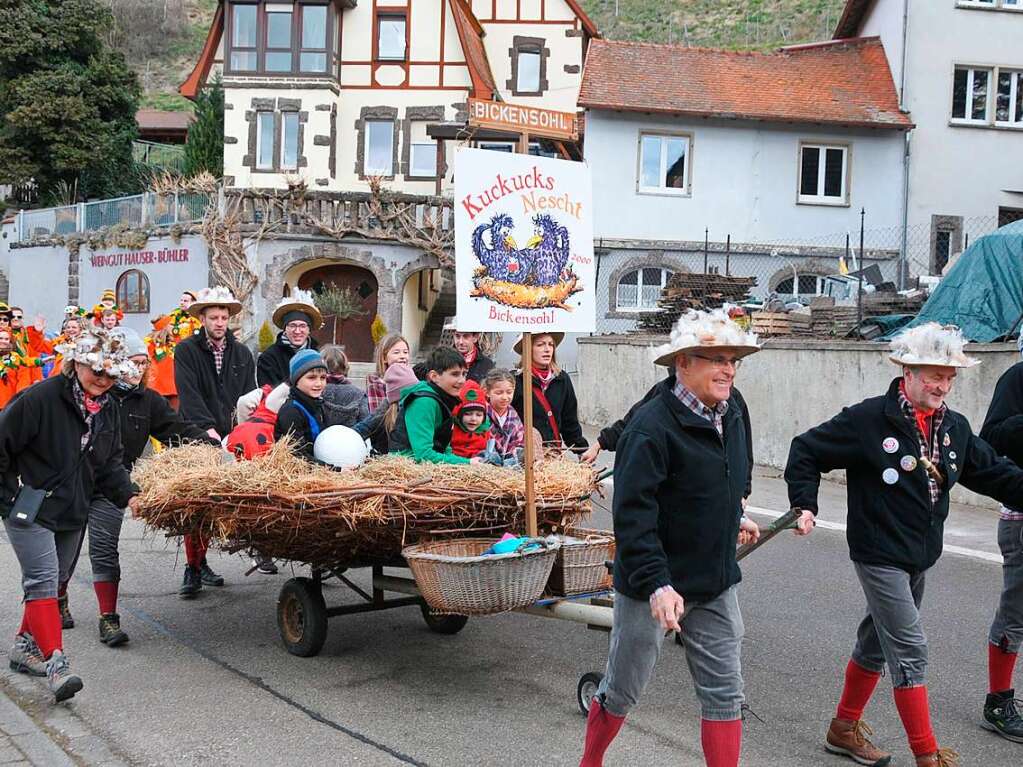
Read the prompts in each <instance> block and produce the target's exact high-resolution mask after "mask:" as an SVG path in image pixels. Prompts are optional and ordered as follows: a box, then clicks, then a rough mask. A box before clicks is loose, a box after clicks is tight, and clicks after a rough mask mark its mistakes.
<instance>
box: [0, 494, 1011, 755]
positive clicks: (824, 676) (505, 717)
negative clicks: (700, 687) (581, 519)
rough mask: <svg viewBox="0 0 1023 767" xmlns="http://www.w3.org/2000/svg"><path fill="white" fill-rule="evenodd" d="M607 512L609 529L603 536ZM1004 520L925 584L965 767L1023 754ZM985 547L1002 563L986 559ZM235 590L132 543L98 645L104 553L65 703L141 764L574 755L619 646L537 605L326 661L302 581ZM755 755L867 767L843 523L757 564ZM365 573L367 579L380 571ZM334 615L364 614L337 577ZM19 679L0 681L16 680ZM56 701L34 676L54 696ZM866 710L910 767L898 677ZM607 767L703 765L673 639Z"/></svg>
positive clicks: (344, 649)
mask: <svg viewBox="0 0 1023 767" xmlns="http://www.w3.org/2000/svg"><path fill="white" fill-rule="evenodd" d="M823 497H824V498H825V506H826V509H825V513H824V515H823V517H824V519H826V520H827V521H828V522H829V526H830V527H832V528H835V527H837V526H840V525H841V522H842V518H843V513H842V507H843V503H842V501H843V498H844V488H841V487H839V486H826V488H825V492H824V495H823ZM783 500H784V497H783V489H782V486H781V484H780V483H779V481H778V480H777V479H773V478H771V477H769V476H760V477H758V478H757V481H756V488H755V492H754V496H753V499H752V503H753V505H754V506H757V507H765V508H772V509H777V510H780V509H781V508H782V507H783ZM607 520H608V518H607V516H606V513H605V512H603V511H600V510H598V511H597V512H596V514H595V519H594V523H595V524H596V525H602V524H607ZM995 523H996V519H995V516H994V515H992V514H991V513H989V512H969V511H966V510H957V511H956V512H955V515H954V519H953V525H952V529H951V530H950V536H949V538H950V539H951V540H955V541H957V542H959V543H961V544H962V545H963V546H964V548H969V547H970V546H976V548H977V550H978V553H977V554H976V555H968V556H967V555H946V556H945V557H944V558H943V559H942V560H941V561H940V562H939V564H938V565H937V566H936V567H935V568H934V571H933V573H932V574H931V576H930V579H929V582H928V586H927V596H926V600H925V625H926V628H927V631H928V634H929V637H930V640H931V659H932V672H931V675H932V684H931V699H932V703H933V716H934V721H935V725H936V732H937V733H938V736H939V740H940V742H941V743H942V745H946V746H951V747H954V748H956V749H957V750H958V751H959V752H960V753H961V754H962V757H963V761H962V763H963V765H999V766H1000V765H1018V764H1020V763H1021V761H1023V746H1021V745H1014V744H1011V743H1008V742H1006V741H1002V740H1000V739H998V738H996V737H995V736H993V735H991V734H990V733H987V732H985V731H982V730H981V729H980V728H979V726H978V721H979V717H980V713H981V707H982V704H983V698H984V693H985V692H986V681H985V680H986V667H985V661H986V650H985V641H986V639H985V637H986V632H987V626H988V624H989V621H990V618H991V614H992V611H993V607H994V605H995V602H996V599H997V595H998V584H999V578H1000V570H999V566H998V565H997V563H995V562H992V561H990V554H991V552H994V551H995V548H994V527H995ZM985 553H987V556H988V558H987V559H985V558H984V555H985ZM212 561H213V563H214V566H215V567H216V568H217V569H219V570H220V571H222V572H223V573H224V575H225V576H226V577H227V579H228V586H227V587H226V588H223V589H215V590H214V589H208V590H207V591H205V592H204V593H203V594H202V595H201V597H200V598H199V599H197V600H195V601H193V602H186V601H182V600H180V599H179V598H178V597H177V588H178V585H179V583H180V578H181V568H182V566H183V556H179V554H178V549H177V548H176V546H175V544H174V543H173V542H168V541H166V540H165V539H164V538H162V537H157V536H153V535H148V536H143V530H142V528H141V526H140V525H138V524H137V523H134V522H132V523H129V524H128V525H126V527H125V531H124V533H123V535H122V567H123V570H124V574H123V584H124V585H123V590H122V597H121V612H122V624H123V626H124V628H125V629H126V630H127V631H128V632H129V633H130V635H131V638H132V641H131V643H130V644H129V645H128V646H126V647H124V648H118V649H108V648H106V647H104V646H103V645H101V644H100V643H99V641H98V638H97V632H96V625H95V618H96V616H95V600H94V598H93V596H92V590H91V586H90V583H89V578H88V567H87V562H86V561H85V559H84V555H83V567H82V568H81V570H80V572H79V574H78V576H77V578H76V580H75V581H74V583H73V584H72V588H71V603H72V610H73V612H74V615H75V617H76V619H77V620H78V627H77V628H75V629H74V630H72V631H69V632H67V633H66V634H65V642H66V646H67V649H68V653H69V656H70V658H71V659H72V662H73V664H74V668H75V669H76V671H78V672H79V673H81V675H82V676H83V678H84V680H85V685H86V686H85V690H84V691H83V692H82V693H80V694H79V695H78V696H77V697H76V698H75V699H74V701H72V702H71V703H70V704H69V707H70V709H71V711H72V712H73V713H74V715H75V716H76V717H77V719H78V720H80V721H81V722H82V724H83V725H84V726H85V727H87V728H89V729H90V730H91V731H92V732H94V733H95V734H96V735H97V736H99V737H100V738H102V739H103V740H104V741H105V742H106V744H107V745H109V747H110V749H111V751H113V752H114V753H116V754H117V755H118V756H120V757H121V758H122V759H124V760H125V761H126V762H128V763H132V764H139V765H172V764H173V765H240V764H258V765H268V766H269V765H401V764H420V765H466V766H470V765H471V766H473V767H475V766H476V765H498V764H500V765H575V764H577V763H578V759H579V755H580V752H581V744H582V739H583V732H584V724H585V723H584V719H583V717H582V715H581V714H580V712H579V711H578V709H577V707H576V702H575V689H576V684H577V681H578V679H579V677H580V675H581V674H583V673H585V672H587V671H593V670H601V669H602V667H603V664H604V662H605V659H606V650H607V638H606V635H605V634H602V633H598V632H594V631H588V630H586V629H585V628H584V627H583V626H581V625H578V624H571V623H566V622H561V621H552V620H545V619H542V618H535V617H530V616H524V615H518V614H513V615H504V616H498V617H490V618H476V619H472V620H470V621H469V624H468V626H467V627H466V628H465V629H464V630H463V631H462V632H461V633H460V634H458V635H456V636H450V637H449V636H439V635H435V634H433V633H431V632H430V631H428V630H427V628H426V626H425V624H424V623H423V620H422V618H421V616H420V614H419V611H418V610H417V609H416V608H402V609H397V610H391V611H387V612H378V613H367V614H362V615H355V616H348V617H343V618H337V619H335V620H333V621H332V622H331V629H330V634H329V637H328V640H327V644H326V646H325V648H324V650H323V652H322V654H321V655H319V656H318V657H315V658H297V657H293V656H290V655H288V654H287V653H286V652H285V651H284V650H283V648H282V646H281V644H280V641H279V638H278V632H277V626H276V620H275V601H276V596H277V592H278V590H279V588H280V586H281V585H282V584H283V583H284V582H285V580H286V579H287V577H289V576H288V575H287V574H285V573H284V572H283V570H282V574H281V575H278V576H276V577H268V576H258V575H253V576H250V577H248V578H245V577H243V573H244V570H245V569H246V567H247V562H246V561H243V560H242V559H240V558H239V557H229V556H219V555H217V554H215V553H214V554H213V555H212ZM0 572H3V573H4V577H3V579H2V584H3V587H2V590H0V623H2V624H3V625H7V626H9V627H10V629H11V632H13V631H14V629H15V628H16V626H17V621H18V616H19V615H20V612H19V611H20V607H19V601H20V590H19V586H18V576H17V573H18V569H17V563H16V561H15V559H14V556H13V553H12V551H11V549H10V547H9V546H8V545H7V544H6V541H3V542H2V545H0ZM744 574H745V579H744V582H743V585H742V587H741V600H742V606H743V613H744V617H745V622H746V631H747V634H746V641H745V645H744V658H743V661H744V670H745V678H746V684H747V696H748V701H749V704H750V706H751V707H752V710H753V711H754V712H755V713H756V714H757V715H758V717H759V718H760V720H762V721H760V720H758V719H755V718H750V719H749V721H748V722H747V725H746V729H745V732H746V735H745V747H744V755H743V764H744V765H751V766H752V765H764V766H765V767H766V766H768V765H770V766H772V767H776V766H777V765H785V766H790V765H791V766H792V767H801V766H803V765H830V764H834V765H836V766H838V765H843V764H851V762H847V761H845V760H842V759H839V758H837V757H831V756H828V755H826V754H824V753H823V751H822V748H821V745H820V744H821V738H822V735H823V732H824V730H825V728H826V726H827V723H828V720H829V719H830V717H831V716H832V711H833V709H834V706H835V703H836V701H837V696H838V694H839V686H840V684H841V678H842V672H843V669H844V666H845V662H846V659H847V657H848V652H849V650H850V649H851V646H852V640H853V635H854V630H855V626H856V624H857V622H858V620H859V619H860V617H861V614H862V609H863V599H862V596H861V594H860V592H859V588H858V586H857V585H856V583H855V579H854V576H853V571H852V567H851V565H850V563H849V561H848V557H847V553H846V547H845V542H844V538H843V536H842V533H841V531H840V529H819V530H818V531H816V532H815V533H814V535H813V536H812V537H811V538H810V539H807V540H797V539H795V538H794V537H792V536H790V535H788V534H786V535H784V536H782V537H779V538H778V539H777V540H775V541H773V542H771V543H770V544H769V545H768V546H765V547H764V548H763V549H761V550H760V551H758V552H756V553H755V554H754V555H752V556H751V557H750V558H749V559H747V560H746V563H745V566H744ZM356 579H357V580H358V582H360V583H361V584H362V585H363V586H364V587H366V586H368V574H367V573H358V574H357V575H356ZM326 598H327V601H328V604H340V603H345V602H353V601H355V600H354V598H353V597H352V595H351V594H350V593H346V592H345V591H344V590H343V589H342V588H340V587H338V586H330V587H329V588H327V589H326ZM0 681H3V680H0ZM45 699H46V694H45V692H44V690H43V688H42V686H41V685H39V686H38V696H37V700H36V701H35V703H36V704H42V703H43V701H45ZM867 718H868V720H869V721H870V723H871V724H872V725H873V726H874V728H875V732H876V736H877V737H876V740H877V741H878V742H879V743H880V744H882V745H884V746H886V747H888V748H890V749H892V750H894V751H895V753H896V754H897V760H896V762H895V763H897V764H902V765H908V764H912V759H911V757H910V755H909V751H908V748H907V746H906V744H905V739H904V736H903V734H902V729H901V726H900V724H899V720H898V716H897V714H896V712H895V709H894V706H893V704H892V699H891V693H890V685H889V683H888V680H887V679H883V680H882V682H881V686H880V687H879V688H878V693H877V695H876V697H875V700H874V701H873V702H872V704H871V707H870V708H869V709H868V712H867ZM606 764H607V765H609V767H611V766H614V765H623V766H624V765H629V766H634V765H699V764H702V759H701V756H700V751H699V713H698V707H697V704H696V701H695V697H694V695H693V693H692V687H691V683H690V680H689V676H688V671H687V670H686V667H685V661H684V656H683V653H682V651H681V648H678V647H676V646H675V645H674V644H673V643H671V642H666V643H665V645H664V648H663V652H662V656H661V659H660V662H659V664H658V668H657V673H656V676H655V679H654V681H653V682H652V684H651V685H650V688H649V689H648V690H647V692H646V695H645V696H644V698H643V700H642V701H641V703H640V706H639V707H638V709H637V710H636V711H635V712H634V714H633V716H631V717H630V719H629V721H628V722H627V724H626V726H625V728H624V730H623V732H622V734H621V735H620V736H619V738H618V740H617V741H616V742H615V744H614V745H613V746H612V749H611V751H610V752H609V754H608V758H607V761H606Z"/></svg>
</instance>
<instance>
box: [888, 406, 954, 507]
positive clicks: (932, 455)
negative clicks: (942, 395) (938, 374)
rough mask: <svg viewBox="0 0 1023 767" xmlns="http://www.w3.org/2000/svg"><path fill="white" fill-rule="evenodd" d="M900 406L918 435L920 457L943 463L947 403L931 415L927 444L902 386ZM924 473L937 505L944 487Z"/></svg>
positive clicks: (933, 502) (933, 501)
mask: <svg viewBox="0 0 1023 767" xmlns="http://www.w3.org/2000/svg"><path fill="white" fill-rule="evenodd" d="M899 407H900V408H901V410H902V414H903V415H904V416H906V420H907V421H909V425H910V427H911V428H912V429H913V433H914V434H915V435H916V441H917V446H918V448H919V450H920V457H921V458H926V459H927V460H929V461H930V462H931V463H933V464H934V465H935V466H939V465H940V463H941V442H940V441H939V440H940V436H939V434H940V432H941V422H942V421H943V420H944V419H945V413H946V412H948V407H947V406H946V405H945V403H942V404H941V407H939V408H938V409H937V410H935V411H934V415H933V416H931V441H930V444H929V445H928V444H927V440H926V438H925V437H924V435H923V433H922V432H921V431H920V427H919V425H917V422H916V408H914V407H913V403H912V402H910V401H909V399H908V398H907V397H906V394H905V392H904V391H903V390H902V386H899ZM924 475H925V476H926V477H927V488H928V490H930V493H931V505H935V504H937V503H938V501H939V500H941V493H942V489H941V486H940V485H939V484H938V481H937V480H936V479H935V478H934V477H932V476H931V474H930V472H928V471H924Z"/></svg>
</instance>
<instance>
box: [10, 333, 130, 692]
mask: <svg viewBox="0 0 1023 767" xmlns="http://www.w3.org/2000/svg"><path fill="white" fill-rule="evenodd" d="M134 372H135V368H134V366H133V365H132V364H131V363H130V362H129V361H128V358H127V356H126V355H125V350H124V346H123V344H122V342H121V340H120V339H117V338H111V337H110V336H109V335H108V334H107V333H106V332H104V331H102V330H98V329H97V330H93V331H92V332H90V333H89V334H86V335H83V336H81V337H80V338H79V339H78V343H77V344H76V345H75V349H74V351H73V353H72V354H71V356H69V357H68V358H67V359H66V360H65V363H64V374H63V375H61V376H59V377H57V378H51V379H48V380H46V381H44V382H42V383H40V384H39V385H37V386H33V387H32V388H31V389H30V390H28V391H26V392H25V393H24V394H22V395H21V396H19V397H18V398H17V399H15V400H14V401H13V402H12V403H11V404H10V406H9V407H7V408H6V409H5V410H4V411H3V413H2V414H0V476H2V482H3V488H2V492H0V509H2V512H3V517H4V527H5V529H6V530H7V538H8V540H9V541H10V544H11V548H12V549H14V553H15V555H16V556H17V557H18V562H19V564H20V565H21V571H22V587H23V589H24V592H25V611H24V617H23V619H22V624H21V628H20V629H19V630H18V634H17V636H16V638H15V643H14V647H13V648H11V650H10V651H9V653H8V657H9V659H10V664H11V667H12V668H13V669H14V670H16V671H21V672H24V673H29V674H33V675H37V676H42V675H44V674H45V675H46V677H47V680H48V683H49V687H50V690H51V691H52V692H53V695H54V698H55V699H56V700H57V701H61V700H66V699H67V698H70V697H71V696H73V695H74V694H75V693H77V692H78V691H79V690H81V689H82V680H81V678H80V677H78V676H77V675H75V674H73V673H71V669H70V666H69V664H68V662H67V658H66V657H65V656H64V652H63V644H62V641H61V618H60V611H59V609H58V607H57V588H58V582H59V581H61V580H65V581H66V576H67V573H68V571H69V569H70V567H71V565H72V561H73V559H74V558H75V556H76V554H77V552H78V546H79V542H80V540H81V536H82V533H83V528H84V527H85V524H86V520H87V518H88V511H89V499H90V498H92V497H93V492H94V490H99V491H100V492H102V493H103V494H104V495H105V496H106V497H108V498H110V499H112V500H113V501H114V503H116V504H117V505H118V506H120V507H121V508H124V507H126V506H130V505H131V503H132V501H133V500H134V495H135V493H136V492H137V490H136V488H135V487H134V486H133V485H132V483H131V479H130V478H129V476H128V472H127V470H126V469H125V468H124V463H123V452H124V451H123V448H122V445H121V435H120V428H119V423H118V418H117V409H116V406H115V405H113V404H112V403H111V401H110V396H109V394H108V391H109V389H110V387H111V386H113V384H114V382H115V381H116V380H117V379H118V378H120V377H121V376H125V375H131V374H132V373H134ZM62 576H64V577H63V578H62Z"/></svg>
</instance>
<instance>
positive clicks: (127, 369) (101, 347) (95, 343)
mask: <svg viewBox="0 0 1023 767" xmlns="http://www.w3.org/2000/svg"><path fill="white" fill-rule="evenodd" d="M67 356H68V357H69V358H70V359H72V360H73V361H75V362H79V363H81V364H83V365H88V366H89V367H90V368H92V369H93V370H94V371H96V372H97V373H106V374H107V375H110V376H113V377H115V378H122V377H134V376H137V375H138V374H139V369H138V367H137V366H136V365H135V364H134V363H133V362H132V361H131V360H130V359H128V355H127V349H126V348H125V346H124V343H123V342H122V339H121V338H120V337H119V336H116V335H111V334H110V333H108V332H107V331H106V330H104V329H102V328H91V329H90V330H89V332H87V333H83V334H82V335H80V336H79V337H78V338H77V339H76V341H75V345H74V349H73V350H72V351H71V352H70V353H69V354H68V355H67Z"/></svg>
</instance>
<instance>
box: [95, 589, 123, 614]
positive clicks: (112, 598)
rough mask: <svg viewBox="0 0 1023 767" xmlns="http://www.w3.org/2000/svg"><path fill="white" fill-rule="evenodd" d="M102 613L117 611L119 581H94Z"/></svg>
mask: <svg viewBox="0 0 1023 767" xmlns="http://www.w3.org/2000/svg"><path fill="white" fill-rule="evenodd" d="M92 588H93V589H94V590H95V591H96V601H97V602H99V613H100V615H108V614H110V613H116V612H117V581H93V584H92Z"/></svg>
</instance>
